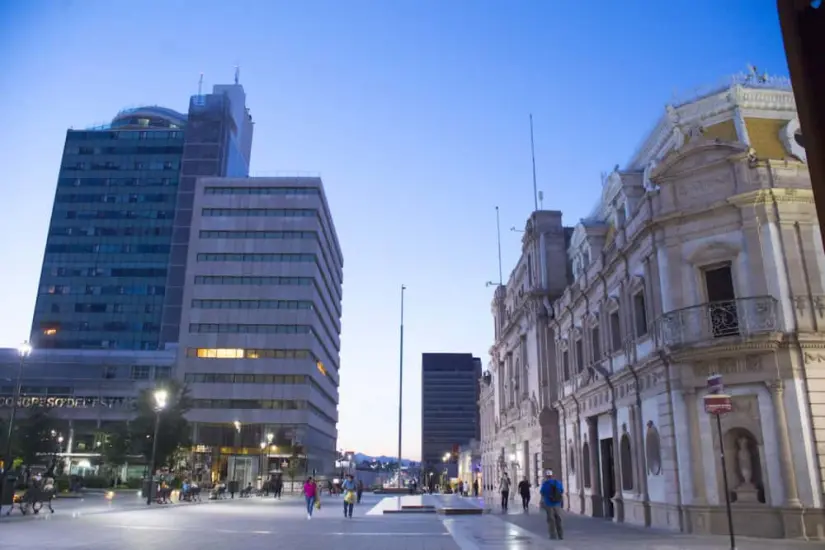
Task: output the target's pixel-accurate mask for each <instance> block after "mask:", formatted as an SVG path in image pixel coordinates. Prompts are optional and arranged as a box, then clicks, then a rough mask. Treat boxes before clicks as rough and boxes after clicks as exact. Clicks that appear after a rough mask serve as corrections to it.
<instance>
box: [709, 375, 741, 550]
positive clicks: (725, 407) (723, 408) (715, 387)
mask: <svg viewBox="0 0 825 550" xmlns="http://www.w3.org/2000/svg"><path fill="white" fill-rule="evenodd" d="M724 391H725V387H724V384H723V383H722V375H721V374H714V375H712V376H708V393H707V395H705V397H704V401H705V412H706V413H708V414H711V415H713V416H715V417H716V430H717V432H718V435H719V456H720V458H721V459H722V482H723V484H724V489H725V508H726V510H727V514H728V531H729V532H730V548H731V550H736V536H735V535H734V534H733V514H732V513H731V510H730V489H729V488H728V468H727V464H726V463H725V442H724V440H723V438H722V419H721V416H722V415H723V414H725V413H729V412H731V410H733V406H732V404H731V397H730V395H728V394H726V393H724Z"/></svg>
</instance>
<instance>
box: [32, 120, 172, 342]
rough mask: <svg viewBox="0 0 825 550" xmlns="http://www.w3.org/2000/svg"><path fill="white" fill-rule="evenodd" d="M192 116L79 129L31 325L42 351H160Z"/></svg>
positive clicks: (68, 156)
mask: <svg viewBox="0 0 825 550" xmlns="http://www.w3.org/2000/svg"><path fill="white" fill-rule="evenodd" d="M185 127H186V116H185V115H182V114H181V113H178V112H175V111H173V110H171V109H166V108H162V107H141V108H137V109H129V110H126V111H122V112H120V113H118V115H117V116H116V117H115V118H114V119H113V120H112V122H111V124H109V125H107V126H104V127H98V128H93V129H89V130H69V131H68V132H67V133H66V144H65V147H64V150H63V159H62V162H61V166H60V175H59V177H58V181H57V190H56V192H55V200H54V207H53V209H52V218H51V222H50V224H49V234H48V239H47V241H46V252H45V255H44V257H43V268H42V271H41V274H40V286H39V287H38V292H37V302H36V306H35V311H34V320H33V322H32V329H31V341H32V343H33V344H34V345H35V347H37V348H70V349H84V348H93V349H101V348H104V349H134V350H139V349H143V350H149V349H156V348H157V345H158V335H159V332H160V323H161V313H162V309H163V308H162V306H163V299H164V288H165V285H166V277H167V264H168V261H169V250H170V246H171V242H172V221H173V219H174V217H175V205H176V202H177V193H178V183H179V172H180V166H181V157H182V154H183V143H184V129H185Z"/></svg>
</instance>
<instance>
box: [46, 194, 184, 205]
mask: <svg viewBox="0 0 825 550" xmlns="http://www.w3.org/2000/svg"><path fill="white" fill-rule="evenodd" d="M175 198H176V195H169V194H165V193H129V194H111V193H79V194H75V193H62V194H60V193H59V194H58V195H57V196H56V197H55V198H54V202H58V203H87V204H95V203H104V204H136V203H160V202H169V201H171V200H175Z"/></svg>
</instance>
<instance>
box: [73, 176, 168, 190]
mask: <svg viewBox="0 0 825 550" xmlns="http://www.w3.org/2000/svg"><path fill="white" fill-rule="evenodd" d="M177 185H178V179H177V178H171V177H167V178H60V179H58V180H57V187H58V189H59V188H61V187H64V188H65V187H176V186H177Z"/></svg>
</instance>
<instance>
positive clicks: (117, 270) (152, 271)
mask: <svg viewBox="0 0 825 550" xmlns="http://www.w3.org/2000/svg"><path fill="white" fill-rule="evenodd" d="M49 273H50V274H51V275H52V276H53V277H166V269H165V268H160V267H53V268H51V269H50V270H49Z"/></svg>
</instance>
